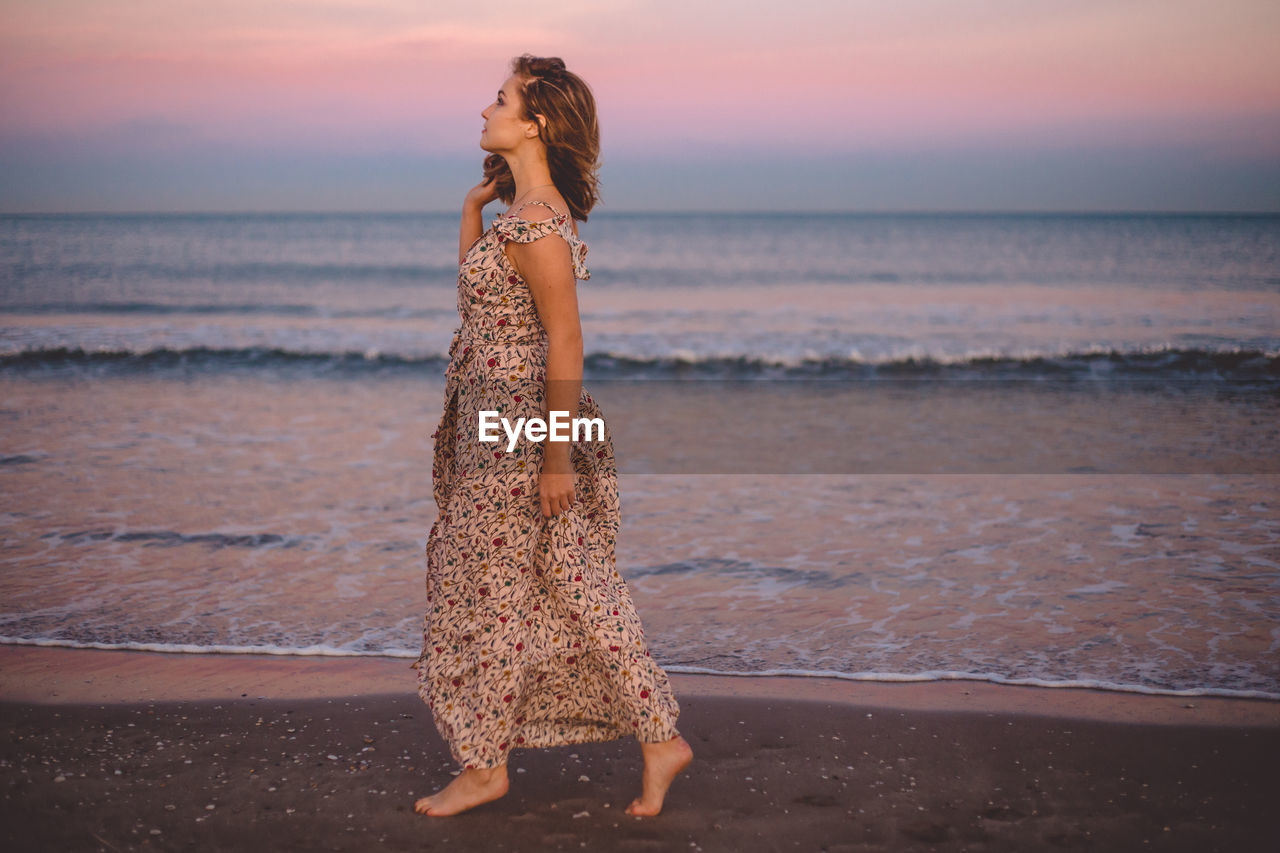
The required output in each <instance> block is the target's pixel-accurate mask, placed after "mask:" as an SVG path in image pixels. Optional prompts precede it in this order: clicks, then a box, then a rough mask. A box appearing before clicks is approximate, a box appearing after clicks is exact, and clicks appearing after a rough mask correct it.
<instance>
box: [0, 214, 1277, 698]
mask: <svg viewBox="0 0 1280 853" xmlns="http://www.w3.org/2000/svg"><path fill="white" fill-rule="evenodd" d="M498 212H500V211H498V210H496V209H494V208H490V209H489V210H487V211H486V214H485V224H486V225H487V224H489V222H491V220H492V217H493V216H494V215H496V214H497V213H498ZM458 218H459V217H458V215H457V214H455V213H388V214H374V213H350V214H343V213H281V214H263V213H252V214H74V215H71V214H68V215H57V214H42V215H4V216H0V423H2V424H3V429H2V430H0V642H3V643H9V644H37V645H48V646H67V647H76V648H111V649H144V650H156V651H165V652H189V653H193V654H241V653H244V654H273V655H298V656H304V655H326V656H350V655H363V656H385V657H399V658H404V659H406V661H408V660H411V659H413V658H416V657H417V655H418V653H419V651H420V648H421V627H422V619H423V612H424V608H425V587H424V580H425V568H426V564H425V555H424V547H425V543H426V536H427V532H428V531H429V529H430V528H431V525H432V522H433V521H434V520H435V518H436V507H435V505H434V502H433V499H432V491H431V455H432V438H431V436H432V433H433V432H434V431H435V428H436V426H437V423H438V420H439V418H440V414H441V409H442V405H443V392H444V382H443V379H444V369H445V366H446V364H447V353H448V349H449V344H450V342H451V340H452V336H453V332H454V330H455V329H456V328H457V327H458V324H459V318H458V315H457V310H456V286H457V275H458V249H459V234H458V226H459V222H458ZM579 227H580V235H581V237H582V239H583V240H584V241H585V242H586V244H587V246H588V249H589V251H588V255H587V259H586V265H587V267H588V268H589V269H590V271H591V278H590V279H589V280H587V281H580V282H579V283H578V285H577V292H578V301H579V308H580V313H581V318H582V328H583V334H584V341H585V365H584V386H585V387H586V388H587V390H588V391H589V392H590V393H591V394H592V396H593V397H594V398H595V399H596V401H597V402H598V403H599V404H600V406H601V409H602V410H603V412H604V413H605V416H606V418H607V420H608V423H609V428H610V431H611V434H612V437H613V440H614V444H615V450H616V454H617V459H618V464H619V472H620V473H619V485H620V492H621V498H622V528H621V532H620V535H619V539H618V546H617V548H618V550H617V558H618V569H619V571H620V573H621V574H622V575H623V577H624V579H625V580H626V582H627V584H628V586H629V587H630V589H631V592H632V595H633V597H634V599H635V602H636V606H637V609H638V611H639V613H640V616H641V619H642V621H643V624H644V629H645V633H646V638H647V640H648V642H649V644H650V648H651V649H652V652H653V655H654V657H655V658H656V659H657V660H658V661H659V662H660V663H661V664H662V665H663V666H664V668H666V669H667V671H669V672H674V673H720V674H728V675H755V676H783V675H785V676H813V677H822V678H840V679H852V680H871V681H916V680H942V679H978V680H985V681H992V682H999V683H1010V684H1027V685H1038V686H1043V687H1061V688H1071V687H1092V688H1102V689H1108V690H1118V691H1129V692H1140V693H1156V694H1174V695H1223V696H1245V697H1259V698H1266V699H1280V489H1278V488H1277V487H1278V486H1280V216H1277V215H1227V214H1190V213H1188V214H1161V215H1152V214H1086V213H1082V214H1057V213H1053V214H1030V213H1016V214H1013V213H1011V214H986V213H983V214H950V213H948V214H926V213H918V214H912V213H896V214H875V213H831V212H815V213H794V212H785V213H784V212H779V213H691V212H673V213H624V212H611V211H608V210H603V209H602V210H599V211H598V212H596V213H595V214H593V215H592V216H591V218H590V220H589V221H587V222H584V223H580V226H579ZM405 673H406V684H405V689H406V691H411V690H414V689H416V685H415V683H414V682H413V673H412V671H411V670H409V669H408V667H407V666H406V669H405Z"/></svg>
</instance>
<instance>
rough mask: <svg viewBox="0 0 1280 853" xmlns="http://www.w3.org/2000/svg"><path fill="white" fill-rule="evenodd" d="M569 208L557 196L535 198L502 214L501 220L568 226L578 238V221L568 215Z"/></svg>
mask: <svg viewBox="0 0 1280 853" xmlns="http://www.w3.org/2000/svg"><path fill="white" fill-rule="evenodd" d="M568 209H569V206H568V205H567V204H565V202H564V199H562V198H560V197H558V196H556V197H552V198H545V199H542V198H535V199H529V200H528V201H525V202H521V203H520V206H519V207H518V208H511V209H510V210H508V211H507V212H506V213H504V214H502V216H501V217H499V218H500V219H501V218H506V219H507V220H509V221H514V222H521V221H523V222H544V223H552V224H567V225H568V226H569V228H570V230H571V231H572V232H573V236H575V237H577V236H578V221H577V220H576V219H574V218H573V217H571V216H569V214H568V213H567V211H568Z"/></svg>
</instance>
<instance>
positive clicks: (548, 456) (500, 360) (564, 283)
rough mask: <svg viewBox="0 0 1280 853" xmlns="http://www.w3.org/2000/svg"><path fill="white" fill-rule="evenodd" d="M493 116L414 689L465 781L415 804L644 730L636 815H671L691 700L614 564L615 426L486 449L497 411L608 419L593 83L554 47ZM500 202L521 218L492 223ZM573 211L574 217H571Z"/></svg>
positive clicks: (444, 803) (436, 810) (457, 800)
mask: <svg viewBox="0 0 1280 853" xmlns="http://www.w3.org/2000/svg"><path fill="white" fill-rule="evenodd" d="M481 115H482V116H483V117H484V119H485V124H484V129H483V131H482V132H481V134H480V147H481V148H483V149H484V150H486V151H488V152H490V153H489V155H488V156H487V157H486V158H485V177H484V180H483V181H481V182H480V184H478V185H477V186H475V187H474V188H472V190H471V191H470V192H469V193H468V194H467V197H466V201H465V203H464V205H463V211H462V225H461V235H460V237H461V240H460V244H459V264H460V271H459V276H458V313H459V315H460V316H461V319H462V325H461V327H460V328H459V329H458V331H457V333H456V334H455V336H454V340H453V344H452V346H451V347H450V350H449V367H448V369H447V370H446V389H445V407H444V415H443V416H442V418H441V420H440V427H439V429H438V430H437V431H436V433H435V435H434V436H433V437H434V438H435V441H436V444H435V458H434V463H433V466H432V485H433V491H434V496H435V501H436V505H437V507H438V509H439V519H438V520H437V521H436V523H435V524H434V525H432V528H431V533H430V535H429V536H428V538H427V549H426V550H427V579H426V587H427V613H426V616H425V618H424V620H423V646H422V654H421V656H420V657H419V658H418V660H417V661H416V662H415V663H414V664H413V666H414V667H415V668H417V670H418V684H419V689H418V693H419V695H420V696H421V697H422V699H423V701H424V702H426V703H428V704H429V705H430V706H431V711H432V715H433V717H434V719H435V723H436V727H437V729H439V731H440V734H441V736H442V737H443V738H444V740H445V742H446V743H448V745H449V749H450V751H451V753H452V754H453V757H454V759H455V760H456V761H457V762H458V763H459V764H460V765H461V766H462V772H461V773H459V775H458V776H457V778H455V779H454V780H453V781H452V782H450V783H449V784H448V785H447V786H445V787H444V788H442V789H441V790H439V791H436V792H435V793H434V794H432V795H431V796H428V797H423V798H421V799H419V800H418V801H417V802H416V803H415V804H414V809H415V811H417V812H418V813H420V814H426V815H431V816H442V815H451V814H457V813H458V812H461V811H464V810H466V809H469V808H471V807H473V806H476V805H479V804H480V803H485V802H488V801H490V800H494V799H497V798H498V797H501V796H502V795H503V794H505V793H506V792H507V786H508V778H507V756H508V753H509V752H510V750H512V749H520V748H524V749H527V748H532V747H549V746H560V745H565V744H574V743H586V742H591V741H606V740H615V739H617V738H620V737H624V736H628V735H634V736H635V737H636V739H637V740H639V741H640V746H641V751H642V753H643V756H644V773H643V776H642V780H641V793H640V796H639V797H637V798H635V799H634V800H633V801H632V802H631V804H630V805H629V806H628V807H627V813H628V814H632V815H656V814H658V812H659V811H660V810H661V809H662V802H663V798H664V797H665V795H666V791H667V788H668V786H669V785H670V784H671V781H672V779H674V778H675V776H676V774H678V773H679V772H680V771H681V770H683V769H684V768H685V767H686V766H687V765H688V764H689V762H690V761H691V760H692V757H693V752H692V750H691V749H690V748H689V744H688V743H687V742H686V741H685V740H684V738H682V737H681V736H680V734H679V732H678V731H676V728H675V722H676V718H677V717H678V716H679V713H680V708H679V705H678V704H677V702H676V699H675V696H674V695H672V692H671V687H670V684H669V683H668V680H667V676H666V673H664V672H663V671H662V669H661V668H660V667H659V666H658V665H657V663H656V662H654V660H653V658H652V656H651V655H650V654H649V649H648V646H647V643H646V640H645V637H644V630H643V628H642V626H641V624H640V619H639V617H638V616H637V615H636V612H635V608H634V606H633V604H632V600H631V595H630V592H629V590H628V588H627V585H626V583H625V581H624V580H623V579H622V576H621V575H620V574H619V573H618V571H617V568H616V565H615V561H614V542H615V537H616V535H617V531H618V523H619V503H618V489H617V468H616V465H615V463H614V457H613V445H612V440H611V439H610V438H609V434H608V430H607V426H606V427H605V429H604V431H603V435H600V434H596V435H595V436H592V440H587V437H586V436H582V437H580V438H579V439H578V440H575V441H573V442H565V441H533V440H529V437H528V436H527V435H526V440H524V441H520V442H517V443H515V446H513V447H512V448H511V449H508V444H507V436H506V435H505V434H501V431H500V440H499V441H498V442H488V441H482V440H481V433H480V429H479V418H480V413H481V412H482V411H486V412H493V413H495V415H497V416H500V417H502V418H505V419H507V421H508V422H509V423H510V424H518V423H519V421H518V418H525V419H526V420H527V419H529V418H541V419H544V420H549V413H550V412H555V411H559V412H567V413H568V415H567V418H568V419H573V418H578V417H582V418H599V419H600V423H601V424H602V425H603V414H602V413H601V411H600V409H599V407H598V406H597V404H596V402H595V401H594V400H593V399H592V398H591V396H590V395H589V394H587V393H586V391H585V390H584V389H583V388H582V332H581V328H580V326H579V317H578V305H577V297H576V292H575V287H576V284H575V279H583V280H586V279H588V278H589V277H590V272H589V271H588V270H587V269H586V266H585V264H584V261H585V258H586V254H587V247H586V245H585V244H584V243H582V241H581V240H579V239H578V233H577V224H576V221H575V220H579V219H581V220H583V221H586V219H587V214H588V213H589V212H590V210H591V208H592V207H593V206H594V205H595V202H596V199H597V194H596V185H597V178H596V170H597V160H598V155H599V148H600V143H599V129H598V125H597V121H596V111H595V100H594V98H593V96H592V94H591V90H590V89H589V88H588V87H587V85H586V84H585V83H584V82H583V81H582V80H581V78H579V77H578V76H577V75H575V74H573V73H571V72H569V71H567V70H566V69H565V67H564V63H563V62H562V61H561V60H559V59H557V58H537V57H532V56H529V55H527V54H526V55H524V56H521V57H518V58H517V59H515V60H514V61H513V62H512V73H511V76H510V77H509V78H508V79H507V80H506V81H505V82H504V83H503V84H502V88H501V89H500V90H499V91H498V94H497V98H496V99H495V101H494V103H492V104H490V105H489V106H488V107H487V108H485V110H484V111H483V112H482V113H481ZM495 198H497V199H501V200H502V201H504V202H508V203H509V205H510V206H509V208H508V211H507V214H506V215H503V216H499V217H497V218H496V219H495V220H494V222H493V225H492V226H491V227H490V228H489V229H487V230H485V229H482V218H481V211H482V209H483V207H484V206H485V205H486V204H487V203H489V202H490V201H493V200H494V199H495ZM570 214H572V218H570Z"/></svg>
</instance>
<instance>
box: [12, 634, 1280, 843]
mask: <svg viewBox="0 0 1280 853" xmlns="http://www.w3.org/2000/svg"><path fill="white" fill-rule="evenodd" d="M0 662H2V665H0V715H2V716H3V720H4V730H5V733H6V737H5V742H4V755H3V777H4V789H5V790H4V799H3V821H2V825H3V827H4V829H3V840H4V842H5V845H6V849H11V850H53V849H57V850H107V851H111V850H133V849H144V848H145V849H160V850H168V849H180V848H181V849H200V850H347V849H356V848H362V849H368V848H370V847H372V848H373V849H380V850H410V849H412V850H422V849H428V850H430V849H449V850H486V851H488V850H579V849H588V850H675V849H682V850H684V849H689V850H726V851H728V850H734V851H746V850H750V851H755V850H826V851H836V850H957V851H959V850H975V851H976V850H1040V849H1080V850H1188V851H1190V850H1195V851H1211V850H1224V851H1225V850H1230V851H1233V853H1234V851H1249V850H1259V851H1261V850H1268V851H1269V850H1273V849H1275V848H1276V845H1277V843H1280V830H1277V828H1276V825H1275V824H1274V823H1273V822H1272V821H1271V820H1270V817H1271V815H1270V814H1269V812H1270V811H1271V810H1272V808H1271V807H1272V804H1273V803H1274V802H1275V798H1276V795H1277V793H1280V785H1278V784H1277V782H1276V779H1275V773H1274V756H1275V755H1277V754H1280V703H1276V702H1273V701H1268V700H1254V699H1230V698H1217V697H1214V698H1206V697H1184V696H1148V695H1138V694H1125V693H1117V692H1110V691H1100V690H1084V689H1076V688H1062V689H1053V688H1037V687H1021V686H1007V685H995V684H989V683H984V682H978V681H946V682H920V683H892V684H891V683H877V682H851V681H839V680H835V679H816V678H810V679H806V678H758V677H730V676H689V675H680V674H673V675H672V683H673V686H674V687H675V689H676V694H677V696H678V697H679V699H680V701H681V705H682V714H681V718H680V728H681V732H682V733H683V734H684V736H685V737H686V739H688V740H689V742H690V743H691V745H692V746H693V748H694V751H695V763H694V764H693V765H692V766H691V768H690V770H689V772H687V773H686V774H685V775H683V776H682V777H680V778H678V779H677V780H676V782H675V784H674V785H673V786H672V788H671V791H670V792H669V794H668V797H667V801H666V806H665V808H664V811H663V814H662V815H660V816H659V817H657V818H633V817H630V816H628V815H626V814H625V812H624V811H623V810H624V809H625V807H626V804H627V803H628V802H629V801H630V798H631V797H632V796H634V794H635V793H637V792H638V787H637V786H638V780H639V773H640V769H641V759H640V751H639V749H638V747H637V746H636V745H635V744H634V743H631V742H630V741H615V742H610V743H603V744H582V745H576V746H565V747H557V748H555V749H550V750H522V751H518V752H515V753H514V754H513V756H512V760H511V764H510V774H511V775H510V778H511V790H510V792H509V793H508V794H507V796H506V797H504V798H502V799H500V800H498V801H495V802H493V803H488V804H485V805H483V806H480V807H478V808H476V809H473V810H472V811H470V812H467V813H464V814H462V815H457V816H454V817H450V818H436V819H432V818H427V817H423V816H420V815H416V814H415V813H414V812H413V810H412V803H413V800H414V798H415V797H420V796H423V795H425V794H428V793H430V792H431V791H433V790H435V789H436V788H438V787H440V786H441V785H443V784H445V783H446V782H447V781H448V779H449V774H450V773H451V772H452V771H453V770H455V769H456V768H454V767H453V766H452V763H451V761H450V759H449V756H448V752H447V750H446V749H445V746H444V744H443V742H441V740H440V738H439V736H438V735H437V733H436V732H435V729H434V726H433V725H432V722H431V716H430V713H429V711H428V709H427V708H426V707H425V706H424V705H423V704H422V703H421V701H420V700H419V699H418V698H417V696H416V695H415V694H414V692H413V689H412V683H413V680H412V675H413V673H412V671H411V670H410V669H409V668H408V663H409V662H408V661H405V660H401V659H388V658H320V657H314V658H302V657H284V656H250V655H195V654H159V653H150V652H131V651H109V650H77V649H62V648H44V647H36V646H4V647H0ZM633 789H635V790H633Z"/></svg>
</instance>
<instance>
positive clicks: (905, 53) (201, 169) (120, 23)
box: [0, 0, 1280, 212]
mask: <svg viewBox="0 0 1280 853" xmlns="http://www.w3.org/2000/svg"><path fill="white" fill-rule="evenodd" d="M1278 37H1280V3H1277V2H1275V0H1218V2H1211V1H1210V0H989V2H978V0H880V1H879V2H866V0H861V1H860V0H841V2H835V0H832V1H831V2H824V0H785V1H784V0H779V2H753V0H733V2H720V0H710V1H709V2H700V0H680V1H679V2H668V0H660V1H659V2H610V0H599V2H588V1H587V0H578V2H573V1H572V0H570V2H561V0H537V2H527V0H525V1H524V2H506V1H505V0H488V2H484V3H474V2H451V1H450V2H440V1H439V0H419V2H413V0H368V2H355V0H352V2H343V0H330V2H306V0H302V2H291V3H280V2H271V1H270V0H265V2H264V0H253V2H250V1H249V0H234V1H233V2H223V1H222V0H204V1H203V2H193V1H192V0H130V2H128V3H108V2H103V0H38V2H37V0H6V2H5V3H4V5H3V7H0V200H2V201H0V210H3V211H5V212H19V211H81V210H83V211H252V210H263V211H268V210H279V211H292V210H331V211H347V210H350V211H373V210H387V211H401V210H441V211H446V210H456V209H457V208H458V207H459V206H460V204H461V200H462V197H463V195H464V194H465V192H466V190H467V188H468V187H470V186H471V185H472V184H474V183H475V181H476V180H477V179H478V177H479V169H480V161H481V159H482V158H483V155H484V152H483V151H482V150H481V149H480V148H479V146H478V140H479V134H480V128H481V124H482V119H481V118H480V111H481V110H482V109H483V108H484V107H485V106H486V105H487V104H489V102H490V101H491V99H492V97H493V94H494V92H495V90H496V89H497V88H498V86H499V85H500V84H501V83H502V81H503V79H504V78H505V77H506V75H507V72H508V67H509V62H510V60H511V58H512V57H513V56H516V55H518V54H520V53H524V52H530V53H534V54H540V55H553V56H560V57H562V58H563V59H564V60H565V62H566V63H567V65H568V66H569V68H570V69H571V70H573V71H576V72H577V73H579V74H581V75H582V76H583V77H584V78H585V79H586V80H587V82H588V83H590V85H591V87H592V89H593V91H594V92H595V94H596V98H597V100H598V103H599V108H600V121H601V142H602V147H603V168H602V172H601V177H602V197H603V206H602V207H601V208H600V209H601V210H618V211H624V210H663V209H668V210H737V209H746V210H886V211H889V210H979V211H980V210H1267V211H1277V210H1280V61H1277V59H1276V58H1275V55H1276V51H1275V47H1274V46H1275V43H1276V41H1277V38H1278Z"/></svg>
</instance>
